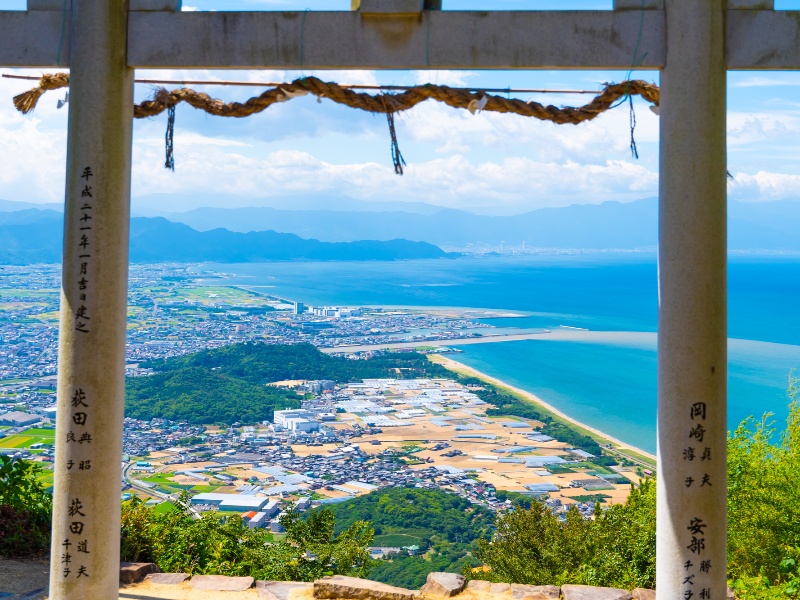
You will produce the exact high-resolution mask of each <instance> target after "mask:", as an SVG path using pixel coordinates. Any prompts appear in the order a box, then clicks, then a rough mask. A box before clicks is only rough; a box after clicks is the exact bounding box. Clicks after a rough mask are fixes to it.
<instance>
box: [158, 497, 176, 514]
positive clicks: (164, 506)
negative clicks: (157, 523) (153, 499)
mask: <svg viewBox="0 0 800 600" xmlns="http://www.w3.org/2000/svg"><path fill="white" fill-rule="evenodd" d="M174 510H176V508H175V505H174V504H173V503H172V502H170V501H169V500H167V501H166V502H162V503H161V504H156V505H155V506H154V507H153V514H156V515H164V514H166V513H170V512H172V511H174Z"/></svg>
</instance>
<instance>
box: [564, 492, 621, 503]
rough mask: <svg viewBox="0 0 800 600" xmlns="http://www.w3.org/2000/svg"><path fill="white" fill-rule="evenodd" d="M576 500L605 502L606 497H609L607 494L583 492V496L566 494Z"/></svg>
mask: <svg viewBox="0 0 800 600" xmlns="http://www.w3.org/2000/svg"><path fill="white" fill-rule="evenodd" d="M567 498H572V499H573V500H575V501H576V502H601V503H602V502H605V501H606V499H608V498H611V496H609V495H608V494H584V495H583V496H567Z"/></svg>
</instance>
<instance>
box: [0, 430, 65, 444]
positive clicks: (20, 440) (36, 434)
mask: <svg viewBox="0 0 800 600" xmlns="http://www.w3.org/2000/svg"><path fill="white" fill-rule="evenodd" d="M55 438H56V431H55V429H38V428H37V429H28V430H27V431H23V432H22V433H15V434H13V435H9V436H8V437H4V438H3V439H1V440H0V448H30V447H31V446H32V445H33V444H45V445H47V446H52V445H53V443H54V442H55Z"/></svg>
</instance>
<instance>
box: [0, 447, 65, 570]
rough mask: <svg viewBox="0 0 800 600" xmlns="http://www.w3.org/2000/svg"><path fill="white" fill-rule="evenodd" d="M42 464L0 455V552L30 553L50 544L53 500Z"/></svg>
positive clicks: (31, 554)
mask: <svg viewBox="0 0 800 600" xmlns="http://www.w3.org/2000/svg"><path fill="white" fill-rule="evenodd" d="M41 471H42V469H41V467H40V466H39V465H38V464H36V463H33V462H29V461H26V460H20V459H13V458H10V457H8V456H5V455H0V556H1V557H12V556H33V555H37V554H41V553H43V552H46V551H47V550H48V549H49V546H50V520H51V518H52V513H53V500H52V497H51V496H50V494H48V493H47V492H46V491H45V488H44V486H43V485H42V483H41V482H40V481H39V478H38V476H39V474H40V473H41Z"/></svg>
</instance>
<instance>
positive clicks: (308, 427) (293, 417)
mask: <svg viewBox="0 0 800 600" xmlns="http://www.w3.org/2000/svg"><path fill="white" fill-rule="evenodd" d="M272 422H273V423H274V424H275V425H276V426H277V427H282V428H283V429H286V430H288V431H293V432H311V431H319V427H320V424H319V421H317V420H316V419H315V418H314V413H312V412H311V411H308V410H305V409H303V408H297V409H289V410H276V411H275V415H274V417H273V419H272Z"/></svg>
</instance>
